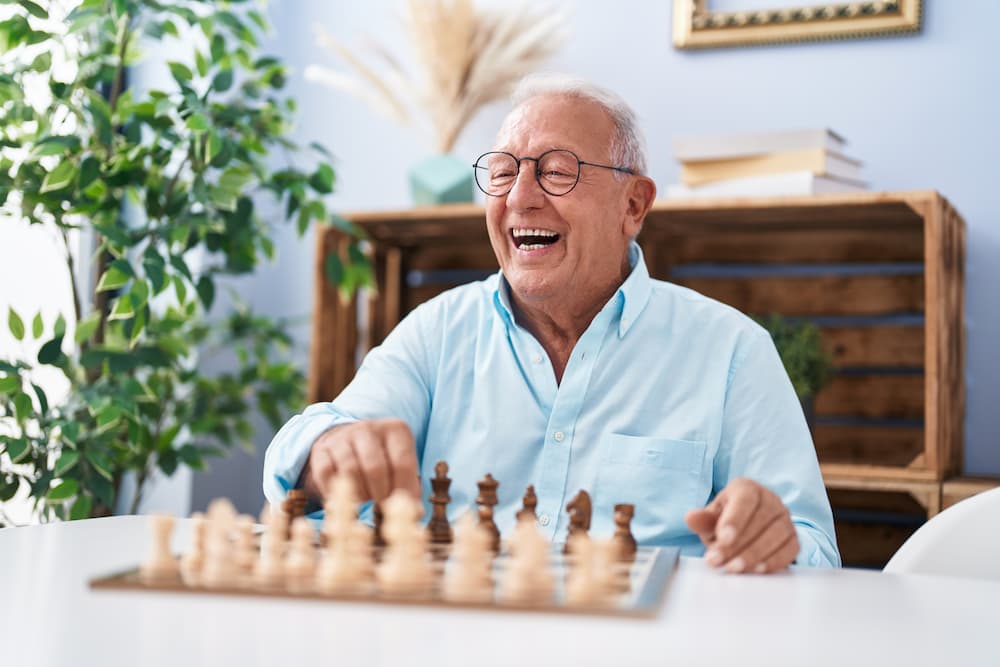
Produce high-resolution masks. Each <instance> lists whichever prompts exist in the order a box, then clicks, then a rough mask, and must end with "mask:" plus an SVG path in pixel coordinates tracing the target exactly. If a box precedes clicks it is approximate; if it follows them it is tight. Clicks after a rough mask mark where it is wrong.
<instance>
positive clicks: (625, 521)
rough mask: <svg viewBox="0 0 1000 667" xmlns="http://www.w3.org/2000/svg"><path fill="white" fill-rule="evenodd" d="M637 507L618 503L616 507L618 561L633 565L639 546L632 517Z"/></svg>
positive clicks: (615, 538)
mask: <svg viewBox="0 0 1000 667" xmlns="http://www.w3.org/2000/svg"><path fill="white" fill-rule="evenodd" d="M633 516H635V505H632V504H630V503H618V504H617V505H615V537H614V540H615V544H617V546H618V560H620V561H622V562H628V563H631V562H632V561H634V560H635V552H636V551H637V550H638V546H637V545H636V542H635V537H633V536H632V517H633Z"/></svg>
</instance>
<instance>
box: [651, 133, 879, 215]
mask: <svg viewBox="0 0 1000 667" xmlns="http://www.w3.org/2000/svg"><path fill="white" fill-rule="evenodd" d="M846 144H847V142H846V141H845V140H844V138H843V137H841V136H840V135H839V134H837V133H836V132H833V131H832V130H787V131H782V132H768V133H758V134H734V135H711V136H696V137H681V138H678V139H676V140H675V141H674V157H676V158H677V159H678V160H679V161H680V163H681V183H677V184H673V185H669V186H667V197H670V198H687V197H725V196H732V197H746V196H777V195H808V194H822V193H828V192H856V191H859V190H866V189H867V184H866V183H865V182H864V181H863V180H862V179H861V162H860V161H859V160H856V159H854V158H851V157H847V156H846V155H844V147H845V146H846Z"/></svg>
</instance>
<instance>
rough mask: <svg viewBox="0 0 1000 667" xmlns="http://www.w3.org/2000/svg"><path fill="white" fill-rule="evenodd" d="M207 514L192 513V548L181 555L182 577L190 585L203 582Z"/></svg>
mask: <svg viewBox="0 0 1000 667" xmlns="http://www.w3.org/2000/svg"><path fill="white" fill-rule="evenodd" d="M206 527H207V526H206V520H205V515H204V514H202V513H201V512H194V513H193V514H192V515H191V549H190V550H189V551H188V552H187V553H185V554H184V555H183V556H181V579H182V580H183V581H184V583H185V584H186V585H188V586H198V585H200V584H201V570H202V568H203V567H204V566H205V529H206Z"/></svg>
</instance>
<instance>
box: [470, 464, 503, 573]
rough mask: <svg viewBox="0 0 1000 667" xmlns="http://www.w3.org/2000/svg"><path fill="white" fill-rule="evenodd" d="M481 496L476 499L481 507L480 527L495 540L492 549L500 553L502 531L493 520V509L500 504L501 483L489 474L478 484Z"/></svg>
mask: <svg viewBox="0 0 1000 667" xmlns="http://www.w3.org/2000/svg"><path fill="white" fill-rule="evenodd" d="M477 486H478V487H479V496H477V497H476V504H477V505H479V525H480V526H482V527H483V528H485V529H486V531H487V532H488V533H489V534H490V536H491V537H492V538H493V544H492V548H493V551H494V552H497V553H498V552H499V551H500V529H499V528H497V524H496V522H495V521H494V520H493V508H494V507H495V506H496V505H497V504H498V503H499V502H500V501H499V499H498V498H497V487H498V486H500V482H498V481H496V480H495V479H493V475H491V474H489V473H487V474H486V477H483V478H482V479H481V480H479V482H478V483H477Z"/></svg>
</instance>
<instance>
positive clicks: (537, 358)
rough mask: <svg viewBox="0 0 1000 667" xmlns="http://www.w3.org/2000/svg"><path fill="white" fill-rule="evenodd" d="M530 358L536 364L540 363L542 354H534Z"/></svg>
mask: <svg viewBox="0 0 1000 667" xmlns="http://www.w3.org/2000/svg"><path fill="white" fill-rule="evenodd" d="M531 360H532V361H534V362H535V363H536V364H540V363H542V355H540V354H536V355H535V356H533V357H532V358H531Z"/></svg>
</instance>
